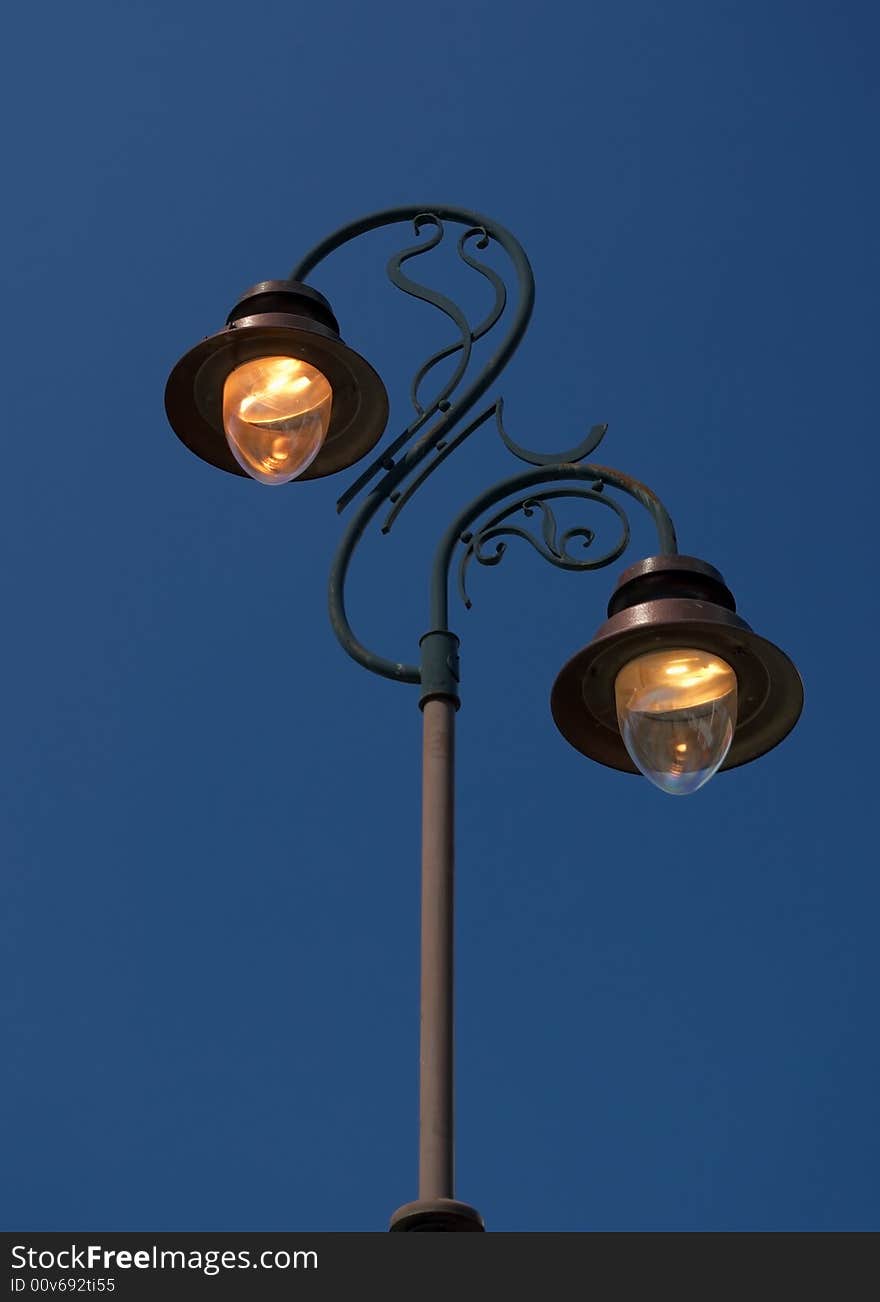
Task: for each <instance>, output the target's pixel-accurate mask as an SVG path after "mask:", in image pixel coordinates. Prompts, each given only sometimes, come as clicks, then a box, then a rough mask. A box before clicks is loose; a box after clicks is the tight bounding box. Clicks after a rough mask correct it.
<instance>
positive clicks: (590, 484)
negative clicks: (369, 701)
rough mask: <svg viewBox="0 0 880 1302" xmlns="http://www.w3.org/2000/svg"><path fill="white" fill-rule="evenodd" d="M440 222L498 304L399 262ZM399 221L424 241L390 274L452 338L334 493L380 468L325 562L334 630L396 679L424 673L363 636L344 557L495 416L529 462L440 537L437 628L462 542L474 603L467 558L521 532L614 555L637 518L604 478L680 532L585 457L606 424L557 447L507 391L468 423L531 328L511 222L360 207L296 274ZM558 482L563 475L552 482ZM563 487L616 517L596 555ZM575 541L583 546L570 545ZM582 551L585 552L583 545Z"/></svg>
mask: <svg viewBox="0 0 880 1302" xmlns="http://www.w3.org/2000/svg"><path fill="white" fill-rule="evenodd" d="M444 221H451V222H455V223H458V224H459V225H460V226H463V227H464V228H465V229H464V232H463V233H462V234H461V235H460V237H459V239H458V244H457V250H458V256H459V258H460V259H461V260H462V261H463V262H464V263H465V264H466V265H467V266H468V267H470V268H471V269H472V270H473V271H475V272H476V273H477V274H478V275H480V276H482V277H483V278H484V279H485V280H486V281H488V283H489V284H490V285H491V286H492V289H493V291H494V301H493V303H492V307H491V308H490V310H489V311H488V312H487V314H486V315H485V317H484V318H483V319H482V320H481V321H479V322H477V323H476V324H474V325H472V324H471V323H470V321H469V320H468V317H467V315H466V313H465V312H464V311H463V309H462V308H461V307H460V306H459V305H458V304H457V303H455V302H454V301H453V300H452V299H451V298H449V297H448V296H446V295H445V294H441V293H440V292H439V291H437V290H434V289H431V288H430V287H428V286H427V285H425V284H424V283H422V282H420V281H417V280H415V279H414V278H413V277H412V276H410V275H409V274H408V272H407V271H405V270H404V267H406V266H407V265H408V264H410V263H412V262H413V260H414V259H416V258H421V257H424V256H425V255H426V254H428V253H430V252H431V251H432V250H434V249H436V248H437V247H438V246H439V245H440V244H441V243H442V241H443V239H444V236H445V228H444ZM401 222H405V223H410V222H411V223H412V227H413V230H414V232H415V235H416V238H417V240H418V243H416V244H413V245H409V246H407V247H406V248H404V249H402V250H400V252H398V253H396V254H394V255H393V256H392V257H391V258H390V259H389V261H388V264H387V267H386V270H387V274H388V277H389V279H390V280H391V282H392V284H393V285H395V286H396V287H397V288H398V289H400V290H401V291H402V292H403V293H405V294H408V295H410V297H412V298H417V299H419V300H421V301H422V302H424V303H428V304H429V305H431V306H432V307H435V308H436V309H437V310H438V311H440V312H441V313H442V314H443V315H444V316H445V317H446V318H447V319H448V320H449V321H450V322H451V323H452V324H453V326H454V327H455V329H456V331H457V337H456V338H455V339H453V340H451V341H450V342H449V343H447V344H445V345H444V346H443V347H442V348H440V349H438V350H437V351H436V352H434V353H433V354H432V355H431V356H430V357H428V358H427V360H426V361H425V362H423V363H422V365H421V366H420V367H419V369H418V370H417V372H416V374H415V376H414V377H413V380H412V383H411V385H410V400H411V402H412V406H413V409H414V411H415V417H414V419H413V420H412V421H411V422H410V423H409V424H408V425H407V427H406V429H404V430H403V431H402V432H401V433H400V434H398V435H397V436H396V437H395V438H393V439H392V440H391V442H390V443H389V444H387V445H386V446H385V447H384V449H383V450H382V451H381V452H380V453H379V455H378V456H377V457H376V458H375V459H374V460H373V461H372V462H371V463H370V464H369V465H368V466H367V468H366V469H365V470H364V471H363V472H362V473H361V474H360V475H359V476H358V478H357V479H356V480H355V481H354V482H353V483H352V484H351V485H350V486H349V487H348V489H346V491H345V492H344V493H343V494H342V496H341V497H340V499H339V501H338V503H337V509H338V510H340V511H341V510H343V509H344V508H345V507H346V506H347V505H348V504H349V503H350V502H352V501H353V500H354V498H355V497H357V496H358V495H359V493H360V492H361V490H362V489H364V488H365V487H366V486H367V485H368V484H370V482H371V481H372V480H374V479H378V482H377V483H376V484H375V485H374V486H373V488H372V489H371V491H370V492H369V493H368V494H367V496H366V498H365V500H364V501H363V502H362V503H361V505H360V506H359V507H358V509H357V510H356V511H355V513H354V515H353V516H352V518H351V520H350V522H349V525H348V528H347V529H346V530H345V532H344V534H343V537H342V540H341V542H340V545H339V548H338V549H337V552H336V556H335V557H334V560H333V565H332V568H331V573H330V587H329V604H330V620H331V623H332V626H333V629H334V632H335V633H336V636H337V638H338V639H339V641H340V643H341V644H342V646H343V648H344V649H345V650H346V652H347V653H348V654H349V655H350V656H351V657H352V658H353V659H354V660H356V661H358V663H359V664H361V665H363V666H364V667H365V668H367V669H370V670H371V671H372V672H374V673H377V674H382V675H384V676H385V677H387V678H392V679H394V680H395V681H397V682H409V683H418V682H419V681H420V670H419V667H418V666H416V665H412V664H406V663H404V662H402V661H397V660H390V659H388V658H386V657H384V656H380V655H377V654H376V653H375V652H373V651H371V650H370V649H369V648H367V647H365V646H364V645H363V644H362V643H361V642H360V641H359V640H358V638H357V637H356V635H355V633H354V631H353V629H352V628H351V625H350V624H349V622H348V616H347V614H346V611H345V596H344V594H345V581H346V577H347V573H348V568H349V564H350V562H351V558H352V555H353V553H354V550H355V548H356V547H357V544H358V542H359V541H360V539H361V537H362V536H363V534H364V531H365V530H366V528H367V526H368V525H369V524H370V522H371V521H372V520H373V519H374V517H375V516H376V514H377V513H378V512H379V510H380V509H381V508H382V507H383V506H384V505H385V504H390V510H389V511H388V512H387V514H386V517H385V519H384V521H383V524H382V532H383V533H387V532H388V531H389V530H390V529H391V527H392V526H393V524H394V522H395V520H396V519H397V517H398V516H399V515H400V512H401V511H402V510H403V508H404V507H405V506H406V504H407V503H408V502H409V501H411V499H412V497H413V495H414V494H415V493H416V492H417V491H418V490H419V488H420V487H421V486H422V484H423V483H424V482H425V480H426V479H427V478H428V476H429V475H431V474H432V473H433V472H434V470H436V468H437V467H438V466H439V465H441V464H442V463H443V462H444V461H445V460H446V459H447V457H449V456H450V455H451V454H452V453H453V452H454V451H455V450H456V448H459V447H461V445H462V443H464V442H465V440H466V439H468V438H469V437H470V435H471V434H473V433H474V432H475V431H476V430H477V429H479V428H480V427H481V426H482V425H484V424H486V422H487V421H489V420H491V419H492V418H493V417H494V420H495V426H496V429H497V432H498V436H499V437H500V439H501V441H502V442H503V444H504V446H505V447H506V448H507V450H508V451H509V452H510V453H511V454H512V455H513V456H514V457H516V458H517V459H518V460H519V461H522V462H525V463H526V465H528V466H530V467H532V469H531V470H529V471H526V472H521V473H520V474H519V475H515V476H513V477H511V478H510V479H509V480H505V481H503V482H502V483H501V484H497V485H495V486H494V487H492V488H490V489H487V490H486V491H485V492H484V493H483V494H481V496H480V497H479V498H478V499H477V500H476V501H475V502H472V503H471V505H470V506H469V507H467V508H465V510H464V511H463V512H462V513H461V514H460V515H459V517H458V518H457V519H456V521H454V522H453V524H452V525H451V526H450V528H449V529H448V530H447V532H446V534H445V535H444V537H443V539H442V540H441V543H440V545H439V547H438V552H437V557H436V559H435V564H434V569H433V573H432V579H431V610H432V620H433V627H434V628H435V629H445V628H447V627H448V622H447V621H448V609H447V606H448V602H447V596H448V593H447V587H448V577H449V571H450V568H451V564H452V559H453V553H454V551H455V549H456V547H457V546H459V545H463V546H464V552H463V554H462V556H461V559H460V562H459V572H458V582H459V591H460V592H461V595H462V597H463V599H464V601H465V604H466V605H467V606H468V607H469V606H470V604H471V602H470V599H469V597H468V594H467V589H466V578H467V572H468V567H469V565H470V564H471V562H472V561H476V563H477V564H479V565H489V566H491V565H497V564H498V563H499V562H500V561H501V559H502V558H503V556H504V555H505V553H506V550H507V545H508V542H509V540H510V539H511V538H521V539H523V540H524V541H526V542H528V543H529V545H530V546H532V547H534V549H535V550H536V551H537V552H538V553H539V555H541V556H542V557H543V558H544V559H545V560H547V561H548V562H549V563H550V564H552V565H554V566H556V567H557V568H559V569H564V570H594V569H600V568H601V567H602V566H604V565H609V564H611V563H613V561H615V560H616V559H617V558H618V557H619V556H620V555H621V554H622V553H623V551H624V550H625V549H626V547H627V544H628V543H629V537H630V529H629V522H628V519H627V517H626V515H625V513H624V511H623V509H622V508H621V507H620V505H619V504H618V503H617V502H616V501H614V500H613V499H612V498H610V497H607V496H605V495H604V494H603V489H604V487H606V486H608V487H612V488H615V489H617V490H620V491H622V492H624V493H625V494H627V495H628V496H630V497H631V498H634V499H635V500H636V501H638V502H639V503H640V504H641V505H642V506H643V507H645V508H646V509H647V510H648V511H649V512H650V513H651V515H652V517H653V519H654V522H655V525H656V527H657V531H658V539H659V546H660V550H661V551H664V552H674V551H675V550H676V543H675V530H674V528H673V525H672V521H671V520H670V519H669V516H668V514H667V512H666V510H665V508H664V507H663V504H662V503H661V502H660V501H659V499H658V498H657V497H656V496H655V495H654V494H653V493H652V492H651V490H650V489H648V488H646V487H645V486H644V485H643V484H640V483H639V482H638V481H637V480H633V479H631V478H630V477H629V476H627V475H624V474H622V473H621V472H620V471H616V470H612V469H610V468H608V467H601V466H592V465H589V464H584V463H585V458H587V457H588V456H589V455H590V454H591V453H592V452H594V451H595V449H596V448H597V447H598V445H599V443H600V442H601V441H602V438H603V437H604V435H605V431H606V429H607V426H606V425H594V426H593V427H592V429H591V430H590V432H589V434H588V435H587V436H586V437H585V438H584V439H583V440H582V441H581V442H580V443H579V444H577V445H576V446H575V447H573V448H569V449H567V450H565V451H562V452H536V451H533V450H532V449H530V448H527V447H524V446H523V445H521V444H519V443H517V442H515V441H514V439H512V438H511V437H510V435H509V434H508V433H507V431H506V429H505V427H504V419H503V417H504V404H503V400H502V398H501V397H500V396H499V397H496V398H495V399H494V400H493V401H492V402H491V403H490V405H489V406H487V407H485V408H484V409H483V410H482V411H481V412H480V413H479V414H478V415H477V416H475V417H474V416H472V417H471V419H470V421H469V423H467V424H465V423H464V421H465V417H467V416H468V415H470V413H471V412H472V411H473V409H474V408H475V407H476V405H477V403H478V402H479V400H480V399H481V398H482V397H483V396H484V395H485V394H486V392H487V390H488V389H489V388H490V386H491V385H492V384H493V383H494V382H495V380H496V379H497V377H498V376H499V375H500V374H501V372H502V371H503V370H504V368H505V366H506V365H507V363H508V361H509V360H510V358H511V357H512V356H513V353H514V352H515V351H516V348H517V347H518V345H519V343H520V341H521V340H522V337H523V335H524V334H525V331H526V329H527V327H528V323H529V319H530V317H531V312H532V307H533V304H534V277H533V275H532V269H531V267H530V266H529V261H528V258H527V257H526V254H525V251H524V249H523V248H522V245H521V244H520V243H519V241H518V240H517V239H516V238H515V237H514V236H513V235H512V234H511V233H510V231H508V230H507V229H506V228H505V227H503V226H500V225H499V224H498V223H497V222H493V221H490V220H489V219H488V218H487V217H484V216H483V215H482V214H480V213H474V212H470V211H468V210H466V209H463V208H455V207H450V206H449V205H445V204H437V205H430V206H423V207H421V208H419V207H413V206H410V207H402V208H389V209H386V210H385V211H383V212H378V213H373V214H371V215H370V216H368V217H363V218H361V219H359V220H358V221H356V222H353V223H351V224H350V225H348V226H345V227H342V228H341V229H340V230H338V231H336V232H334V233H333V234H332V235H330V236H328V237H327V239H325V240H324V241H322V243H320V244H319V245H317V246H316V247H315V248H314V249H312V251H311V252H310V253H309V254H307V255H306V257H305V258H303V259H302V261H301V262H300V263H299V264H298V265H297V266H296V267H295V268H294V269H293V271H292V272H291V279H292V280H305V279H306V277H307V276H308V275H309V273H310V272H311V271H312V270H313V269H314V268H315V267H316V266H317V265H318V263H320V262H321V261H323V259H324V258H326V257H327V256H329V254H331V253H333V252H335V250H337V249H339V248H341V247H342V246H343V245H344V244H347V243H349V242H350V241H351V240H353V239H356V238H358V237H359V236H361V235H363V234H365V233H367V232H368V231H372V230H378V229H380V228H381V227H385V226H391V225H395V224H398V223H401ZM490 244H497V245H498V246H499V247H500V248H501V249H503V251H504V253H505V254H506V255H507V258H508V260H509V263H510V266H511V267H512V270H513V277H514V279H515V283H516V291H517V292H516V298H515V301H514V302H513V304H512V310H508V309H510V308H511V304H510V302H509V291H508V285H507V284H506V282H505V280H504V279H503V278H502V276H501V275H500V274H499V273H498V272H497V271H496V270H495V269H494V267H492V266H490V265H489V264H488V263H485V262H483V261H482V260H481V259H479V258H477V257H476V253H475V250H476V251H483V250H485V249H487V248H488V247H489V246H490ZM501 322H505V323H506V330H504V332H503V335H502V338H501V342H500V345H499V346H498V348H497V349H496V351H495V352H494V353H493V354H492V355H491V356H490V357H489V359H488V360H487V361H486V362H485V364H484V365H483V367H482V369H481V370H479V372H478V373H477V374H476V375H475V376H474V377H473V378H472V379H470V380H469V377H468V372H469V371H470V370H471V369H472V363H473V345H474V344H475V343H476V342H477V341H479V340H480V339H482V338H484V337H485V336H487V335H489V334H490V333H491V332H492V331H493V330H494V329H495V327H496V326H498V325H499V323H501ZM451 358H455V359H456V361H455V365H454V367H453V369H452V373H451V375H450V376H449V378H448V379H447V380H446V381H445V383H443V384H441V385H439V387H438V388H437V390H436V392H435V393H434V394H433V395H432V396H430V397H427V396H425V393H424V390H425V386H426V381H427V380H428V377H429V376H430V375H431V373H432V372H433V371H434V370H435V368H436V367H437V366H439V365H440V364H441V363H442V362H444V361H447V360H449V359H451ZM417 435H418V436H419V437H417ZM560 482H561V483H562V484H563V485H565V486H563V487H551V486H550V485H551V484H554V483H555V484H559V483H560ZM524 494H525V495H524ZM508 497H515V500H514V501H512V502H508V503H507V504H506V505H502V504H503V502H504V499H505V498H508ZM560 498H576V499H581V500H586V501H590V502H597V503H599V504H601V505H602V506H603V507H605V508H606V509H610V510H612V511H613V512H614V513H615V514H616V516H617V517H618V520H619V522H620V525H621V532H620V535H619V537H618V539H617V541H616V542H615V544H614V546H613V547H611V548H610V549H607V550H606V551H604V552H602V553H601V554H594V553H593V552H592V551H590V549H591V548H592V547H593V543H594V541H595V533H594V531H593V530H592V529H590V528H587V527H585V526H576V527H574V528H570V529H565V530H563V531H561V532H560V529H559V526H558V524H557V521H556V517H555V515H554V512H553V509H552V508H551V506H550V505H549V503H550V502H551V501H555V500H557V499H560ZM493 507H495V508H500V509H498V510H497V511H496V513H495V514H494V515H492V516H491V517H489V518H488V519H486V520H485V522H484V523H482V524H480V525H479V526H478V527H476V522H477V521H478V520H479V518H480V516H481V515H482V514H484V513H485V512H486V511H487V510H491V509H492V508H493ZM536 514H537V515H539V516H540V529H539V530H538V531H532V530H531V529H529V528H527V527H526V524H525V523H524V522H525V521H530V520H532V519H534V517H535V516H536ZM519 515H521V516H522V517H523V521H522V522H518V521H517V516H519ZM535 523H536V524H537V523H538V522H537V521H536V522H535ZM493 543H494V547H492V544H493ZM575 546H576V547H577V549H578V550H577V552H575V551H574V550H572V549H573V548H574V547H575ZM584 552H589V554H587V555H584V554H583V553H584Z"/></svg>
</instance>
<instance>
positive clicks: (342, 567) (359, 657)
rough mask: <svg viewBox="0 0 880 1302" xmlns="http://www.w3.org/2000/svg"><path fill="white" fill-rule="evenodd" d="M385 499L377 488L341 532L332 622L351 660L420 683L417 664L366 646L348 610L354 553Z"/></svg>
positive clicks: (331, 599) (331, 602) (399, 679)
mask: <svg viewBox="0 0 880 1302" xmlns="http://www.w3.org/2000/svg"><path fill="white" fill-rule="evenodd" d="M385 501H386V496H385V494H384V493H381V492H380V491H379V490H378V489H374V490H373V492H372V493H370V495H369V497H368V498H367V500H366V501H365V502H364V503H363V505H362V506H361V507H360V509H359V510H358V511H357V512H356V514H355V515H354V517H353V518H352V520H351V523H350V524H349V526H348V528H347V529H346V531H345V533H344V534H343V535H342V541H341V542H340V544H339V546H338V547H337V549H336V555H335V556H334V557H333V565H332V567H331V570H330V585H329V588H328V599H329V608H330V623H331V625H332V627H333V632H334V633H335V634H336V637H337V639H338V641H339V642H340V644H341V646H342V648H343V650H344V651H347V652H348V654H349V655H350V656H351V658H352V660H356V661H357V662H358V664H359V665H363V667H364V669H369V670H370V671H371V672H372V673H374V674H381V676H382V677H383V678H393V679H394V681H395V682H398V683H420V682H421V680H422V675H421V671H420V670H419V667H418V665H406V664H402V663H401V662H400V661H397V660H389V659H387V657H385V656H380V655H377V654H376V652H375V651H370V649H369V648H368V647H365V646H364V644H363V643H362V642H361V641H360V640H359V639H358V637H357V636H356V635H355V632H354V629H353V628H352V627H351V624H350V623H349V622H348V615H347V614H346V611H345V578H346V575H347V574H348V567H349V565H350V563H351V558H352V554H353V552H354V549H355V547H357V545H358V543H359V542H360V540H361V537H362V536H363V532H364V530H365V529H366V527H367V525H368V524H369V523H370V521H371V520H372V518H373V516H374V515H375V514H376V512H377V511H378V510H379V508H380V507H381V506H382V504H383V503H384V502H385Z"/></svg>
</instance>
